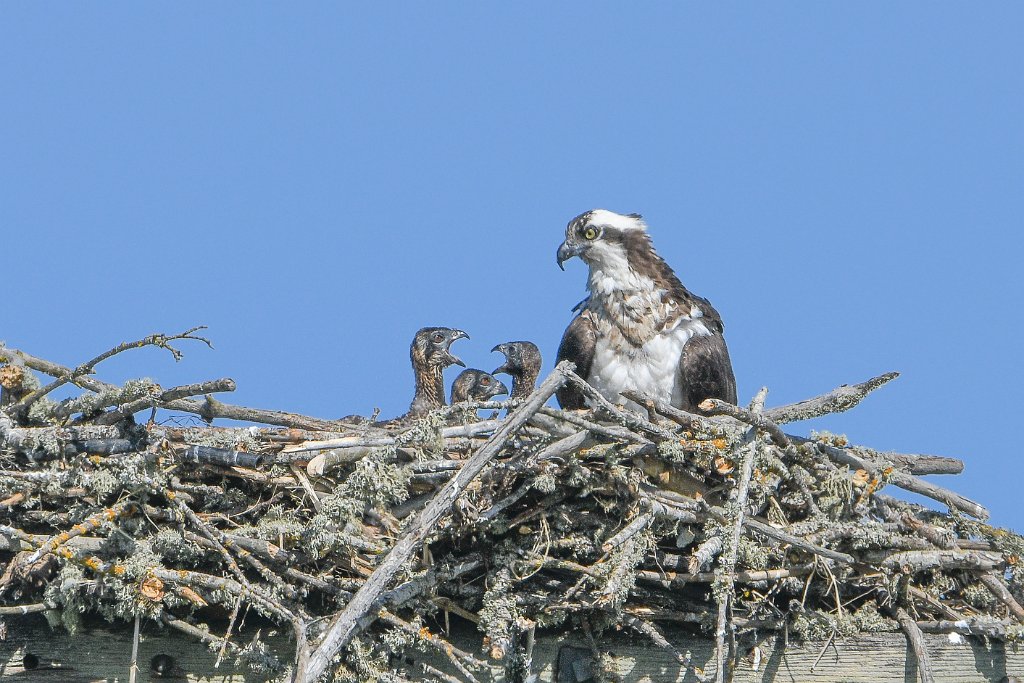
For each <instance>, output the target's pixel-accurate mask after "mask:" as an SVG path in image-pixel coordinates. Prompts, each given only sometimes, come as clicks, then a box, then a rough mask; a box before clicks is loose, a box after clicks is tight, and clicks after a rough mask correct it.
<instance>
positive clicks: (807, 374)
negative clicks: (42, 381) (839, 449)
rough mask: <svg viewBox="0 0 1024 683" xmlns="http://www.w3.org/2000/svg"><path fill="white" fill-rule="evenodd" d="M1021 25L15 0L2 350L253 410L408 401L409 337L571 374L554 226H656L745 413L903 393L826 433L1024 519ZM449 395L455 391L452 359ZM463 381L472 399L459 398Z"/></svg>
mask: <svg viewBox="0 0 1024 683" xmlns="http://www.w3.org/2000/svg"><path fill="white" fill-rule="evenodd" d="M1022 25H1024V5H1021V4H1019V3H989V4H986V5H985V6H984V7H983V8H982V7H979V6H977V5H971V4H964V3H949V2H945V3H912V2H910V3H898V4H891V3H876V2H865V3H758V4H753V3H743V4H738V3H736V4H734V3H729V4H725V3H722V4H714V5H711V4H707V5H696V4H682V3H671V4H669V3H651V4H643V5H640V6H637V5H636V4H635V3H629V4H619V3H614V4H613V3H515V4H514V5H511V4H500V5H499V4H497V3H462V4H456V3H451V4H447V5H437V4H429V5H403V6H401V7H399V6H390V7H380V6H377V5H371V4H369V3H365V4H360V5H355V4H346V5H343V4H340V3H318V4H303V5H301V6H298V5H292V4H285V3H274V4H267V3H264V4H256V3H249V4H245V5H238V4H217V5H210V4H208V3H187V2H181V3H159V4H157V3H148V4H139V3H120V4H118V3H105V4H92V3H89V4H73V5H67V4H65V5H60V6H58V7H48V6H46V5H42V4H38V3H19V4H14V3H8V4H5V5H4V6H3V8H2V10H0V83H2V87H3V97H2V107H0V253H2V254H3V256H2V263H3V269H2V279H0V281H2V283H3V292H4V296H3V306H2V313H0V339H3V340H5V341H6V342H7V343H8V344H10V345H11V346H15V347H18V348H23V349H25V350H27V351H29V352H31V353H35V354H37V355H41V356H44V357H47V358H50V359H53V360H57V361H61V362H64V363H66V364H69V365H73V364H76V363H79V362H82V361H83V360H85V359H87V358H90V357H92V356H93V355H95V354H96V353H98V352H100V351H102V350H105V349H106V348H109V347H110V346H113V345H114V344H116V343H118V342H120V341H124V340H128V339H134V338H138V337H141V336H144V335H146V334H148V333H151V332H154V331H165V332H173V331H178V330H180V329H183V328H185V327H188V326H191V325H193V324H206V325H209V328H210V329H209V331H208V332H209V335H210V337H211V338H212V339H213V341H214V343H215V345H216V350H215V351H210V350H207V349H205V348H203V347H199V346H195V347H192V348H188V349H187V355H186V358H185V359H184V360H183V361H182V362H180V363H178V364H175V363H174V362H173V361H172V360H171V359H170V357H169V356H167V355H166V354H160V353H158V352H156V351H151V350H149V351H146V350H144V351H140V352H137V353H134V354H130V355H125V356H123V357H119V358H116V359H114V360H111V361H109V362H108V363H106V364H104V365H102V366H101V367H100V375H101V376H102V377H103V378H105V379H110V380H114V381H120V380H123V379H126V378H129V377H137V376H150V377H153V378H154V379H156V380H157V381H159V382H161V383H162V384H164V385H165V386H171V385H174V384H179V383H185V382H190V381H199V380H202V379H209V378H214V377H220V376H230V377H233V378H234V379H235V380H236V381H237V382H238V391H237V392H236V393H235V395H234V396H231V397H229V400H231V401H232V402H237V403H241V404H246V405H253V406H258V407H269V408H277V409H286V410H293V411H298V412H304V413H309V414H314V415H319V416H324V417H337V416H341V415H345V414H349V413H363V414H369V413H370V412H371V411H372V410H373V408H374V407H380V408H381V410H382V414H383V415H385V416H389V415H395V414H398V413H401V412H403V411H404V410H405V408H406V407H407V405H408V402H409V399H410V397H411V393H412V386H411V382H412V377H411V370H410V368H409V362H408V344H409V341H410V339H411V337H412V335H413V333H414V332H415V331H416V329H418V328H419V327H421V326H423V325H449V326H454V327H460V328H462V329H465V330H466V331H468V332H469V333H470V335H471V336H472V339H471V340H470V341H460V342H457V344H456V346H455V349H454V350H455V351H456V353H458V354H459V355H460V356H461V357H462V358H463V359H465V360H466V361H467V363H469V364H470V365H473V366H477V367H482V368H484V369H492V368H493V367H495V366H497V365H498V363H499V358H498V357H497V354H491V353H489V349H490V348H491V347H492V346H493V345H494V344H496V343H499V342H502V341H507V340H510V339H532V340H534V341H536V342H537V343H538V344H539V345H540V347H541V349H542V351H543V352H544V353H545V355H546V358H547V362H546V368H549V367H550V366H551V365H552V362H551V361H552V360H553V357H554V353H555V349H556V347H557V343H558V339H559V337H560V335H561V332H562V330H563V329H564V327H565V325H566V324H567V323H568V321H569V319H570V312H569V309H570V307H571V306H572V305H573V304H575V303H576V302H577V301H579V299H580V298H582V296H583V292H584V272H585V271H584V268H583V266H582V264H580V263H579V262H574V263H572V264H567V272H565V273H562V272H560V271H559V270H558V268H557V266H556V265H555V258H554V256H555V249H556V247H557V246H558V244H559V242H560V241H561V239H562V232H563V230H564V226H565V223H566V221H567V220H568V219H569V218H571V217H573V216H574V215H576V214H578V213H580V212H582V211H584V210H586V209H590V208H595V207H604V208H609V209H613V210H617V211H621V212H632V211H637V212H640V213H643V214H644V215H645V217H646V218H647V220H648V223H649V225H650V226H651V233H652V236H653V238H654V241H655V244H656V245H657V246H658V248H659V251H660V252H661V253H662V255H663V256H665V258H666V259H667V260H668V261H669V263H670V264H672V265H673V266H674V268H675V269H676V272H677V273H678V274H679V276H680V277H681V279H682V280H683V282H684V283H685V284H686V285H687V286H689V287H690V288H691V289H692V290H694V291H695V292H697V293H699V294H701V295H703V296H706V297H708V298H710V299H711V300H712V302H713V303H714V304H715V306H716V307H717V308H718V309H719V311H720V312H721V313H722V315H723V317H724V319H725V322H726V333H727V338H728V342H729V345H730V348H731V351H732V355H733V360H734V363H735V367H736V373H737V376H738V381H739V387H740V395H741V398H743V399H744V400H746V399H747V398H749V397H750V396H751V395H752V394H753V393H754V392H755V391H756V390H757V388H758V387H760V386H761V385H767V386H768V387H769V388H770V390H771V393H770V395H769V403H770V404H775V405H777V404H780V403H784V402H789V401H793V400H798V399H802V398H806V397H808V396H811V395H813V394H816V393H820V392H822V391H825V390H828V389H831V388H833V387H835V386H837V385H839V384H841V383H845V382H856V381H861V380H864V379H867V378H868V377H870V376H873V375H876V374H880V373H882V372H885V371H888V370H900V371H901V372H902V373H903V376H902V377H901V378H900V379H899V380H897V381H896V382H894V383H893V384H891V385H889V386H888V387H886V388H885V389H884V390H882V391H881V392H879V393H878V394H876V395H875V396H874V397H872V398H871V399H869V401H868V402H867V403H865V404H864V405H862V406H861V407H860V408H858V409H857V410H856V411H854V412H852V413H848V414H846V415H842V416H839V417H836V418H832V419H828V420H821V421H818V422H816V423H814V424H810V425H804V426H801V427H798V429H802V430H807V429H809V428H811V427H814V428H818V429H823V428H829V429H832V430H834V431H837V432H843V433H846V434H848V435H849V436H850V438H851V439H852V440H853V441H855V442H859V443H864V444H866V445H870V446H874V447H878V448H885V449H896V450H903V451H906V452H925V453H938V454H946V455H954V456H958V457H963V458H964V459H965V460H966V461H967V471H966V472H965V474H963V475H961V476H959V477H956V478H945V479H944V483H946V484H947V485H949V486H951V487H953V488H955V489H957V490H958V491H960V492H962V493H964V494H965V495H968V496H971V497H974V498H976V499H978V500H980V501H981V502H983V503H984V504H986V505H988V506H989V507H990V508H991V509H992V511H993V513H994V521H995V522H996V523H998V524H1002V525H1009V526H1013V527H1016V528H1017V529H1018V530H1024V512H1022V511H1021V509H1020V506H1019V505H1018V504H1017V503H1018V499H1019V489H1020V482H1021V481H1022V477H1024V458H1022V456H1021V454H1020V453H1019V452H1018V451H1019V443H1020V441H1019V439H1018V438H1017V436H1016V429H1017V428H1018V426H1019V424H1020V421H1019V417H1018V414H1019V410H1018V408H1017V405H1018V403H1017V402H1018V400H1019V398H1018V397H1019V393H1020V391H1021V387H1022V385H1024V372H1022V370H1021V366H1020V361H1019V353H1020V343H1019V341H1018V339H1019V336H1020V334H1021V327H1022V326H1021V323H1020V314H1019V310H1020V298H1021V294H1022V289H1024V287H1022V282H1024V278H1022V275H1021V272H1020V268H1019V267H1018V263H1017V262H1018V260H1019V258H1020V255H1021V240H1020V237H1019V232H1020V229H1021V215H1022V214H1024V211H1022V209H1024V206H1022V200H1021V197H1022V188H1024V87H1022V86H1024V84H1022V77H1021V66H1022V64H1024V44H1022V41H1021V40H1020V35H1019V30H1020V26H1022ZM452 376H454V372H453V373H452ZM449 379H450V378H449Z"/></svg>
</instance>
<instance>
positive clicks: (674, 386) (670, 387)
mask: <svg viewBox="0 0 1024 683" xmlns="http://www.w3.org/2000/svg"><path fill="white" fill-rule="evenodd" d="M709 334H711V332H710V331H709V330H708V328H707V327H706V326H705V325H704V322H703V321H702V320H701V319H700V318H689V319H688V318H685V317H684V318H681V319H680V320H679V324H678V325H676V326H675V327H674V328H673V329H671V330H667V331H665V332H663V333H661V334H658V335H656V336H654V337H653V338H652V339H651V340H650V341H648V342H647V343H646V344H644V345H643V346H642V347H640V348H636V347H634V346H631V345H630V344H625V343H622V341H623V340H622V339H621V338H619V339H617V340H616V339H615V337H614V336H613V335H607V334H603V335H599V336H598V339H597V345H596V348H595V350H594V362H593V364H592V365H591V367H590V375H589V376H588V377H587V382H589V383H590V385H591V386H593V387H594V388H595V389H597V390H598V391H600V392H601V394H602V395H603V396H604V397H605V398H607V399H608V400H609V401H611V402H612V403H617V404H619V405H624V406H626V407H628V408H630V409H632V410H640V406H639V405H637V404H636V403H634V402H632V401H627V400H626V399H625V398H623V397H622V396H620V394H621V393H622V392H623V391H629V390H633V391H639V392H641V393H644V394H647V395H648V396H651V397H653V398H657V399H660V400H662V401H667V402H671V403H673V404H674V405H679V404H680V403H681V401H682V391H683V387H682V386H680V383H679V359H680V357H681V356H682V353H683V346H685V345H686V342H688V341H689V340H690V338H691V337H693V336H695V335H697V336H704V335H709Z"/></svg>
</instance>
